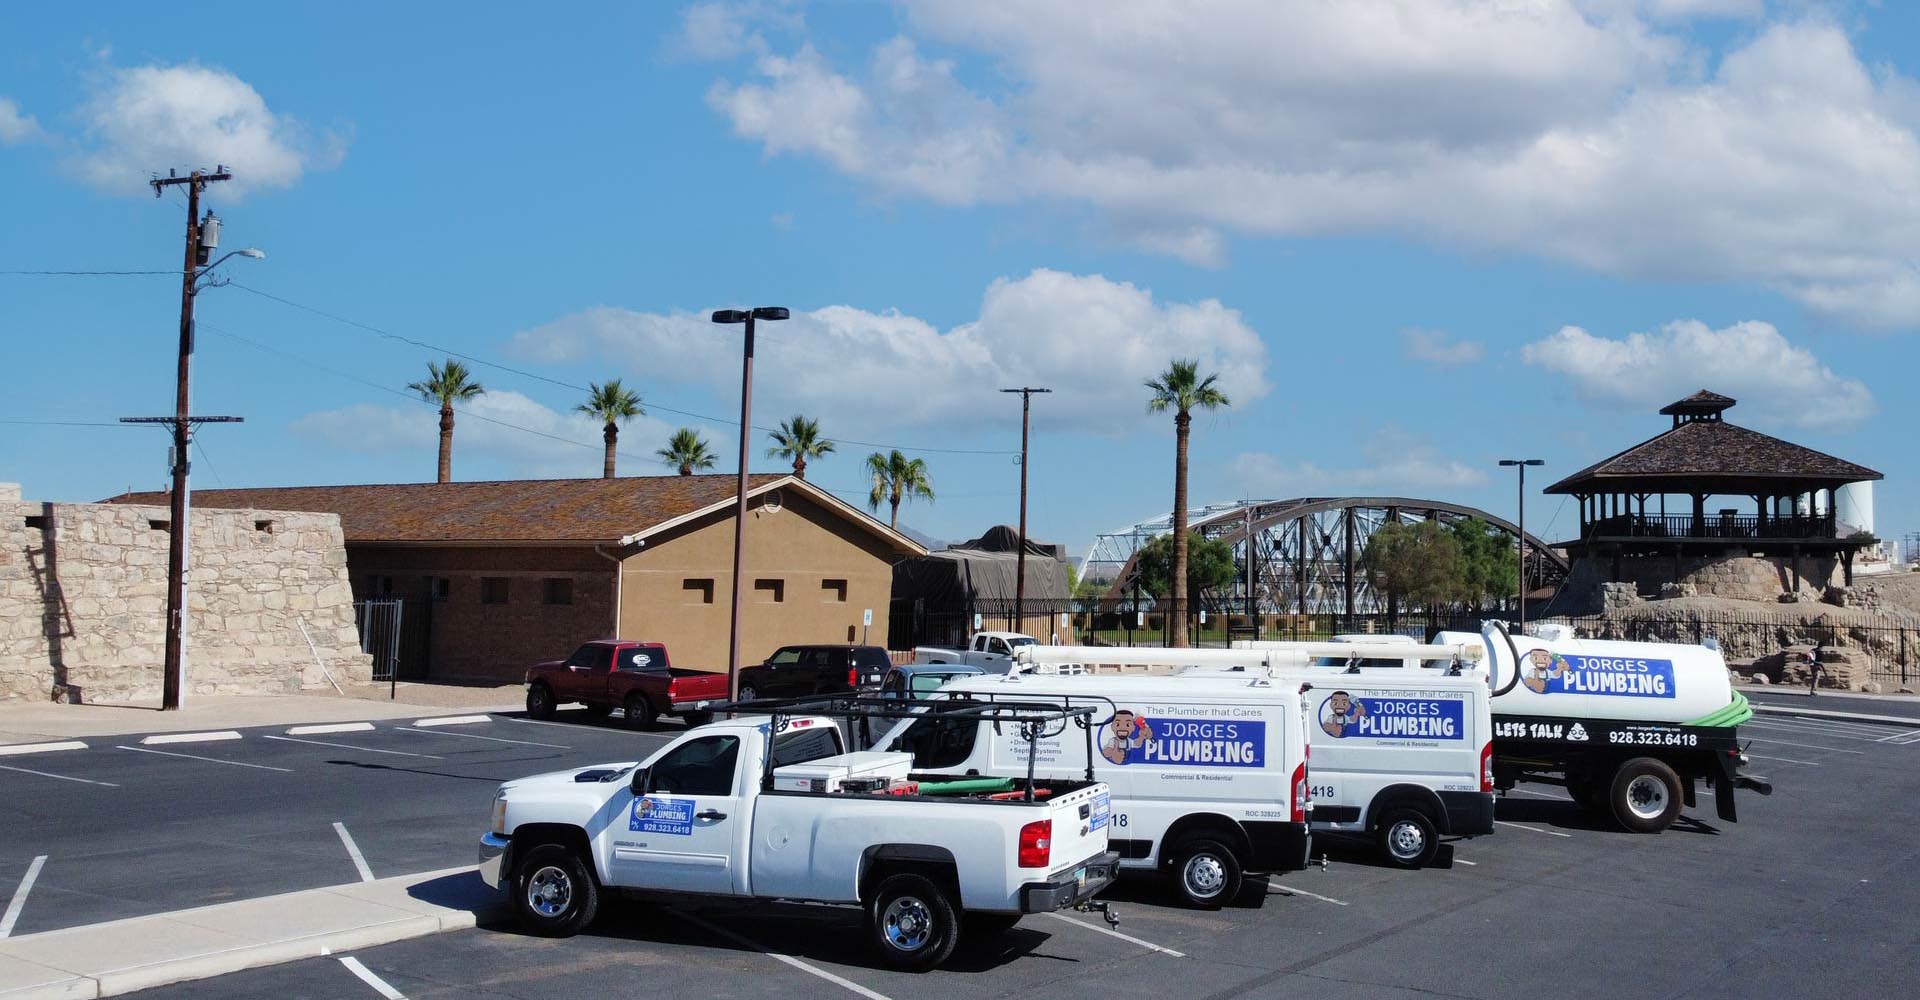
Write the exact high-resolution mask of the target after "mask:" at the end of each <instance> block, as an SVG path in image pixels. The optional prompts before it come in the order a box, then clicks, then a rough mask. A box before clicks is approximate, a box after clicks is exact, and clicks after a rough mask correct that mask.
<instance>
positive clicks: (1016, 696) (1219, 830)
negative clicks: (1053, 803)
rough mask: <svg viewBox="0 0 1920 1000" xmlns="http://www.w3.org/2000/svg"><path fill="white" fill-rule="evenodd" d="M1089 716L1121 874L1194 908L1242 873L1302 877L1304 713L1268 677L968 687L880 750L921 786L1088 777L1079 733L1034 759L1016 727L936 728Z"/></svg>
mask: <svg viewBox="0 0 1920 1000" xmlns="http://www.w3.org/2000/svg"><path fill="white" fill-rule="evenodd" d="M996 700H998V701H1011V700H1018V701H1020V702H1023V703H1034V702H1042V701H1044V702H1053V703H1057V704H1062V705H1063V706H1065V707H1069V708H1072V707H1078V706H1081V705H1087V704H1093V705H1096V706H1098V707H1099V708H1100V711H1097V712H1096V713H1095V714H1094V716H1093V717H1092V719H1091V720H1090V721H1091V724H1092V725H1094V726H1095V727H1096V731H1095V733H1094V739H1093V748H1094V750H1093V752H1094V753H1095V754H1096V755H1097V756H1096V759H1095V760H1094V761H1093V764H1094V775H1095V777H1096V778H1097V780H1100V781H1104V782H1106V783H1107V784H1108V785H1110V786H1111V787H1112V790H1113V817H1112V832H1111V845H1112V848H1113V850H1115V851H1116V852H1118V853H1119V855H1120V859H1121V861H1120V864H1121V867H1122V868H1133V869H1148V870H1157V871H1162V872H1165V873H1166V874H1167V875H1168V876H1170V877H1171V879H1172V880H1173V884H1174V886H1175V888H1176V889H1177V891H1178V892H1179V894H1180V895H1181V896H1182V897H1183V898H1184V899H1185V900H1186V901H1187V902H1188V903H1190V904H1191V905H1194V906H1198V907H1203V908H1214V907H1218V906H1220V905H1221V904H1222V903H1224V902H1227V901H1229V900H1231V899H1232V898H1233V897H1235V896H1236V895H1238V894H1239V891H1240V887H1241V884H1242V880H1243V876H1244V875H1245V874H1247V873H1260V874H1264V873H1278V872H1289V871H1297V870H1299V869H1301V868H1303V867H1305V866H1306V863H1307V853H1308V850H1309V848H1310V846H1311V838H1310V835H1309V833H1308V826H1307V821H1308V809H1309V802H1310V799H1311V797H1312V793H1311V791H1310V790H1309V788H1308V784H1309V777H1308V772H1307V736H1306V733H1307V728H1308V726H1309V725H1310V722H1309V719H1308V705H1307V701H1306V699H1305V697H1303V695H1302V693H1301V691H1300V685H1299V684H1298V683H1294V682H1288V681H1281V680H1275V679H1272V678H1267V677H1233V678H1229V677H1222V678H1216V679H1196V678H1180V677H1140V676H1136V677H1113V676H1100V677H1095V676H1084V675H1078V676H1076V675H1057V674H1056V675H1038V674H1025V673H1015V674H1011V675H1008V676H1004V677H1002V676H987V677H975V678H963V679H960V680H956V681H954V682H952V683H950V684H948V685H947V686H945V687H943V688H941V689H940V691H939V692H938V693H937V694H936V695H935V696H934V698H933V699H932V700H930V701H928V702H926V705H927V706H928V711H929V715H928V717H927V718H923V719H917V720H913V721H912V722H908V723H902V724H901V725H899V726H896V727H895V728H894V729H893V730H892V731H890V732H889V733H887V734H886V735H885V736H883V737H882V738H881V739H879V740H878V741H876V744H875V745H876V747H877V748H880V749H890V750H896V751H907V752H909V753H912V754H913V761H914V765H913V770H914V771H915V773H928V772H940V773H948V774H956V775H973V774H977V775H983V776H1003V777H1011V776H1019V775H1025V774H1027V773H1029V768H1030V766H1031V767H1037V768H1038V769H1039V770H1040V771H1041V772H1042V773H1062V772H1070V771H1073V770H1075V769H1078V768H1082V767H1084V766H1085V765H1086V763H1087V761H1086V755H1087V750H1086V746H1085V743H1084V741H1083V739H1082V738H1081V734H1077V733H1074V732H1071V731H1065V732H1061V731H1056V732H1054V733H1053V734H1051V735H1046V736H1043V737H1041V738H1040V739H1039V740H1038V741H1037V742H1036V743H1034V744H1033V745H1034V746H1035V749H1034V750H1033V752H1032V755H1031V756H1030V755H1029V752H1028V746H1029V744H1028V741H1027V740H1026V739H1025V738H1024V737H1023V735H1022V734H1021V733H1020V732H1019V731H1017V727H1011V726H1006V725H999V726H996V725H994V724H993V723H991V722H986V723H984V724H983V723H982V721H981V720H979V719H978V718H954V719H942V718H941V717H940V711H941V707H942V705H943V704H945V705H954V706H957V705H966V704H972V703H977V702H982V701H996Z"/></svg>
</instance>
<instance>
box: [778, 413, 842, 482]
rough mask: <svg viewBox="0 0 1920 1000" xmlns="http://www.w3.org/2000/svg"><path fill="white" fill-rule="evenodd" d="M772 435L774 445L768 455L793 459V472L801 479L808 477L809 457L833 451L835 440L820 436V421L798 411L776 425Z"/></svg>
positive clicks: (816, 456)
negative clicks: (810, 418) (789, 418)
mask: <svg viewBox="0 0 1920 1000" xmlns="http://www.w3.org/2000/svg"><path fill="white" fill-rule="evenodd" d="M771 436H772V437H773V447H771V448H768V449H767V457H768V458H790V459H793V474H794V475H796V476H799V477H800V478H801V479H805V478H807V459H809V458H819V457H821V456H822V455H825V454H827V453H828V452H831V451H833V442H832V441H829V440H827V439H826V438H823V437H821V436H820V422H819V421H818V420H808V419H807V418H806V417H803V416H801V415H800V414H797V413H796V414H794V415H793V419H791V420H788V421H787V422H785V423H783V424H781V425H780V426H778V427H775V428H774V429H773V432H772V435H771Z"/></svg>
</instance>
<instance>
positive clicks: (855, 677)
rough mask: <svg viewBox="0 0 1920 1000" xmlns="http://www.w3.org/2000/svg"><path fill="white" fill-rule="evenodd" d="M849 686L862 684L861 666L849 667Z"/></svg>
mask: <svg viewBox="0 0 1920 1000" xmlns="http://www.w3.org/2000/svg"><path fill="white" fill-rule="evenodd" d="M847 686H848V687H850V688H857V687H859V686H860V668H859V667H848V668H847Z"/></svg>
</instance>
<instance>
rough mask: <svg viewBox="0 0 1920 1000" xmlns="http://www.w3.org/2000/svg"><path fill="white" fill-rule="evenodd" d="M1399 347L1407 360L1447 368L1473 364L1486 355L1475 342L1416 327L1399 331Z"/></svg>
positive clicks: (1482, 346)
mask: <svg viewBox="0 0 1920 1000" xmlns="http://www.w3.org/2000/svg"><path fill="white" fill-rule="evenodd" d="M1400 346H1401V349H1402V351H1404V352H1405V354H1406V356H1407V358H1408V359H1409V360H1412V361H1420V362H1424V363H1426V364H1430V365H1443V366H1447V367H1452V366H1456V365H1470V364H1473V363H1474V362H1476V361H1478V360H1480V359H1481V358H1482V357H1484V356H1485V355H1486V353H1487V348H1486V345H1485V344H1482V343H1480V342H1479V341H1477V340H1455V339H1453V338H1452V337H1451V336H1449V335H1448V334H1447V332H1446V331H1445V330H1427V329H1423V328H1421V327H1417V326H1416V327H1409V328H1407V329H1405V330H1402V331H1400Z"/></svg>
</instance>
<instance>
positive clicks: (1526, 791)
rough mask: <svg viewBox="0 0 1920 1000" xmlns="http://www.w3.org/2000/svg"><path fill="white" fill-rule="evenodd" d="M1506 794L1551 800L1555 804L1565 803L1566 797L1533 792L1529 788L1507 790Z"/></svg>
mask: <svg viewBox="0 0 1920 1000" xmlns="http://www.w3.org/2000/svg"><path fill="white" fill-rule="evenodd" d="M1506 794H1508V795H1531V796H1533V797H1534V798H1537V799H1552V800H1554V801H1555V802H1565V801H1566V800H1567V797H1566V796H1564V795H1552V794H1549V793H1547V792H1536V791H1534V790H1533V789H1531V788H1511V789H1508V790H1507V793H1506Z"/></svg>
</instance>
